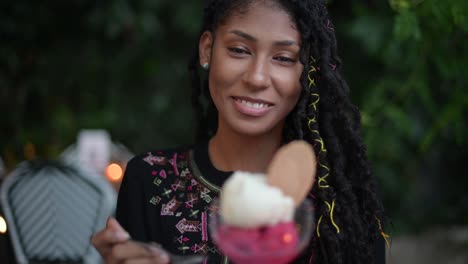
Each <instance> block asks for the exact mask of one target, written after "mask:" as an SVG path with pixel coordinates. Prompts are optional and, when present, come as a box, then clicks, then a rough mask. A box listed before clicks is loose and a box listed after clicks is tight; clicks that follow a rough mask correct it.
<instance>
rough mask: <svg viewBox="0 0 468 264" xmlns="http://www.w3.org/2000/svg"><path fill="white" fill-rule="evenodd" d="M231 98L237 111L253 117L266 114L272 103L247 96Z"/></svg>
mask: <svg viewBox="0 0 468 264" xmlns="http://www.w3.org/2000/svg"><path fill="white" fill-rule="evenodd" d="M232 99H233V102H234V106H235V108H236V109H237V111H239V112H241V113H242V114H244V115H248V116H253V117H260V116H263V115H266V114H267V113H268V112H269V111H270V110H271V108H272V106H273V104H272V103H270V102H268V101H264V100H259V99H253V98H249V97H232Z"/></svg>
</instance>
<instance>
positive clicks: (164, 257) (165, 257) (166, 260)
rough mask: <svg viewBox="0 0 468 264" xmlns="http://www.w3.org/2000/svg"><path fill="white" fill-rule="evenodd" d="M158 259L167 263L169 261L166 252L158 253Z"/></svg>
mask: <svg viewBox="0 0 468 264" xmlns="http://www.w3.org/2000/svg"><path fill="white" fill-rule="evenodd" d="M159 260H160V261H162V262H163V263H169V261H170V259H169V256H168V255H167V254H166V253H162V254H160V255H159Z"/></svg>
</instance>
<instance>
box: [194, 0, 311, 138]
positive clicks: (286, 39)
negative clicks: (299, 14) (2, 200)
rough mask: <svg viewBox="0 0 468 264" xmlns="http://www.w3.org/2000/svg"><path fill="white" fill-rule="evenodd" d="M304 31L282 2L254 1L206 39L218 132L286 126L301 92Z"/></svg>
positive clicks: (204, 55)
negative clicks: (300, 53) (286, 10)
mask: <svg viewBox="0 0 468 264" xmlns="http://www.w3.org/2000/svg"><path fill="white" fill-rule="evenodd" d="M300 41H301V40H300V33H299V32H298V31H297V29H296V26H295V24H294V22H293V21H291V19H290V18H289V15H288V14H287V13H286V12H284V11H283V10H281V9H280V8H278V7H273V6H268V5H265V4H258V3H254V4H252V5H251V7H250V8H249V9H248V12H247V13H242V14H239V13H234V14H232V15H231V16H230V17H229V18H227V19H226V20H225V21H224V23H222V24H220V25H219V26H218V28H217V29H216V31H215V32H214V36H213V34H212V33H210V32H205V33H204V34H203V35H202V37H201V39H200V63H201V64H202V65H203V64H204V63H206V62H208V63H209V65H210V70H209V88H210V94H211V97H212V99H213V102H214V104H215V106H216V108H217V109H218V113H219V116H218V121H219V122H218V124H219V126H218V132H219V131H225V130H226V129H228V130H230V131H233V132H235V133H240V134H245V135H250V136H259V135H264V134H269V133H278V132H280V131H282V129H283V126H284V120H285V118H286V116H287V115H288V114H289V112H291V110H292V109H293V108H294V106H295V105H296V103H297V101H298V99H299V96H300V94H301V85H300V82H299V79H300V76H301V73H302V70H303V65H302V64H301V63H300V61H299V51H300V45H301V43H300Z"/></svg>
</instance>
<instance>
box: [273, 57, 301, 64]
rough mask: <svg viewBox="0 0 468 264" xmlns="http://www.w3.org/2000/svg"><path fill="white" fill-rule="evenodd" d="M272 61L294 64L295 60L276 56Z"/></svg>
mask: <svg viewBox="0 0 468 264" xmlns="http://www.w3.org/2000/svg"><path fill="white" fill-rule="evenodd" d="M274 59H275V60H277V61H279V62H286V63H295V62H296V60H295V59H292V58H289V57H284V56H278V57H275V58H274Z"/></svg>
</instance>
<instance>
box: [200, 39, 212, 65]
mask: <svg viewBox="0 0 468 264" xmlns="http://www.w3.org/2000/svg"><path fill="white" fill-rule="evenodd" d="M212 47H213V34H212V33H211V32H210V31H205V32H203V34H202V35H201V37H200V41H199V43H198V55H199V58H200V66H202V67H204V65H209V64H210V62H211V49H212Z"/></svg>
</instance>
